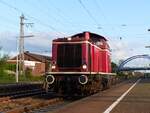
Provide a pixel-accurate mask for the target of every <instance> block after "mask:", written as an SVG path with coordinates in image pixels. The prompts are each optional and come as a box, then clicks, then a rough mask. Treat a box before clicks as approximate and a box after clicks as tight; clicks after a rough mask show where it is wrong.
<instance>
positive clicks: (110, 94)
mask: <svg viewBox="0 0 150 113" xmlns="http://www.w3.org/2000/svg"><path fill="white" fill-rule="evenodd" d="M149 112H150V78H138V79H132V80H128V81H125V82H123V83H120V84H117V85H115V86H113V87H111V88H110V89H108V90H105V91H102V92H99V93H97V94H95V95H92V96H90V97H86V98H83V99H81V100H79V101H75V102H73V103H71V104H68V105H66V106H64V107H62V108H59V109H57V110H56V111H53V112H49V113H149Z"/></svg>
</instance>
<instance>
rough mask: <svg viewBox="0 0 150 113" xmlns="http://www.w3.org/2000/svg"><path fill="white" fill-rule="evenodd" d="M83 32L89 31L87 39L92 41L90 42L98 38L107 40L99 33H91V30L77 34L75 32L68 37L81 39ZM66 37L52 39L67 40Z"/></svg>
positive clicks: (83, 35)
mask: <svg viewBox="0 0 150 113" xmlns="http://www.w3.org/2000/svg"><path fill="white" fill-rule="evenodd" d="M85 33H89V37H90V39H89V41H92V42H97V41H99V40H104V41H107V39H106V38H105V37H104V36H101V35H98V34H95V33H91V32H83V33H78V34H75V35H73V36H70V38H72V39H77V40H82V39H81V38H82V37H85ZM67 38H68V37H64V38H58V39H54V40H53V41H56V42H57V41H65V40H67Z"/></svg>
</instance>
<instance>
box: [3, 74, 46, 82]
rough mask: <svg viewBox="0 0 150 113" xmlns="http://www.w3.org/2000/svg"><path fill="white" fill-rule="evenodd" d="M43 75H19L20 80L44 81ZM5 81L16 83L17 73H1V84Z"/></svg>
mask: <svg viewBox="0 0 150 113" xmlns="http://www.w3.org/2000/svg"><path fill="white" fill-rule="evenodd" d="M43 79H44V78H43V77H42V76H29V75H27V76H25V75H20V76H19V82H42V81H43ZM5 83H16V78H15V75H10V74H7V73H3V74H2V73H1V74H0V84H5Z"/></svg>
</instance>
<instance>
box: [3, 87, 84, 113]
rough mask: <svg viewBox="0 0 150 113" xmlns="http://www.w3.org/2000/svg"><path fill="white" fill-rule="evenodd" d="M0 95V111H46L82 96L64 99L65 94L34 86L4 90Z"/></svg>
mask: <svg viewBox="0 0 150 113" xmlns="http://www.w3.org/2000/svg"><path fill="white" fill-rule="evenodd" d="M19 87H24V86H19ZM28 87H29V86H28ZM9 89H10V88H9ZM18 89H19V88H18ZM25 89H26V88H25ZM11 90H12V89H11ZM0 96H1V98H0V113H46V112H48V111H54V110H56V109H59V108H61V107H64V106H66V105H67V104H69V103H72V102H74V101H76V100H79V99H80V98H83V97H79V98H78V97H76V99H72V100H71V99H70V98H67V99H66V96H62V95H56V94H55V93H53V92H48V93H46V92H45V91H44V90H43V89H42V88H41V87H35V86H34V87H33V88H31V87H30V88H29V89H26V90H21V91H20V90H17V91H16V90H15V91H13V92H10V91H8V92H6V90H5V92H3V93H0Z"/></svg>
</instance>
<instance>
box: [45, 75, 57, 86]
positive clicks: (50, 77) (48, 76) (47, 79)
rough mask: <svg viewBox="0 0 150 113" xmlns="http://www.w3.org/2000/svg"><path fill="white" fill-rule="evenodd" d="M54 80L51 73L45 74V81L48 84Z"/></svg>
mask: <svg viewBox="0 0 150 113" xmlns="http://www.w3.org/2000/svg"><path fill="white" fill-rule="evenodd" d="M54 81H55V78H54V76H53V75H47V76H46V82H47V83H48V84H53V83H54Z"/></svg>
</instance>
